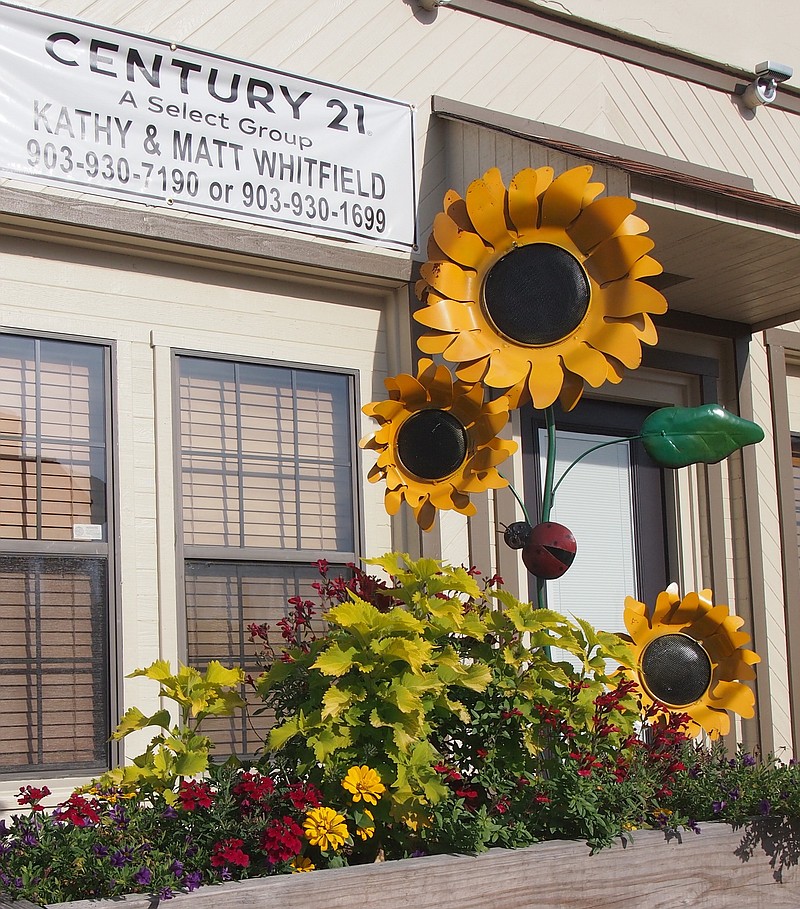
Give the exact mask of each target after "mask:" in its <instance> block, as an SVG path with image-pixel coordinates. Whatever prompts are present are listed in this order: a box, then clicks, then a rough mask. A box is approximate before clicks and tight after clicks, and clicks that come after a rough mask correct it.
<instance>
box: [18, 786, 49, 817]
mask: <svg viewBox="0 0 800 909" xmlns="http://www.w3.org/2000/svg"><path fill="white" fill-rule="evenodd" d="M48 795H50V790H49V789H48V788H47V786H42V788H41V789H36V788H35V787H34V786H20V787H19V795H18V796H17V801H18V802H19V804H20V805H30V806H31V811H44V808H42V806H41V805H40V804H39V802H41V800H42V799H44V798H47V796H48Z"/></svg>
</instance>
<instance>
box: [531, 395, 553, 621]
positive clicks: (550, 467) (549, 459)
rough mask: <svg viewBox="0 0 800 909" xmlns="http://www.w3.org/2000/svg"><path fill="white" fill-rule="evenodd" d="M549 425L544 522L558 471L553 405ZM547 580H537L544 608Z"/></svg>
mask: <svg viewBox="0 0 800 909" xmlns="http://www.w3.org/2000/svg"><path fill="white" fill-rule="evenodd" d="M544 418H545V423H546V425H547V461H546V465H545V470H544V491H543V492H542V524H544V523H545V522H546V521H549V520H550V509H551V508H552V507H553V496H554V495H555V489H554V488H553V480H554V479H555V472H556V416H555V411H554V410H553V408H552V407H546V408H545V410H544ZM545 585H546V581H545V580H544V579H543V578H538V579H537V581H536V605H537V606H538V607H539V609H544V608H545V606H546V605H547V604H546V596H545V593H546V586H545Z"/></svg>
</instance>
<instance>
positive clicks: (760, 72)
mask: <svg viewBox="0 0 800 909" xmlns="http://www.w3.org/2000/svg"><path fill="white" fill-rule="evenodd" d="M793 72H794V70H793V69H792V68H791V66H787V65H786V64H785V63H776V62H775V61H774V60H765V61H764V62H763V63H759V64H758V66H757V67H756V75H757V76H758V77H759V78H763V79H772V81H773V82H785V81H786V80H787V79H791V78H792V73H793Z"/></svg>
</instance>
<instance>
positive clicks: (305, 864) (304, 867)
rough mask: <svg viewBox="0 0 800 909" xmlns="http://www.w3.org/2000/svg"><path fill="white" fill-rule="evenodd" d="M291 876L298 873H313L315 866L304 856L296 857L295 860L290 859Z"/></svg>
mask: <svg viewBox="0 0 800 909" xmlns="http://www.w3.org/2000/svg"><path fill="white" fill-rule="evenodd" d="M291 868H292V874H294V873H295V872H300V871H314V869H315V868H316V865H315V864H314V863H313V862H312V861H311V859H308V858H306V857H305V856H302V855H298V856H297V857H296V858H293V859H292V864H291Z"/></svg>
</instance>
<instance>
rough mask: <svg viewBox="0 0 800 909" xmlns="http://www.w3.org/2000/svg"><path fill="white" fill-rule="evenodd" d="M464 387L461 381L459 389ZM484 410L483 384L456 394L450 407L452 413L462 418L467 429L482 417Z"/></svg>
mask: <svg viewBox="0 0 800 909" xmlns="http://www.w3.org/2000/svg"><path fill="white" fill-rule="evenodd" d="M463 387H464V386H462V385H461V383H460V382H459V383H458V389H461V388H463ZM482 411H483V387H482V386H481V385H474V386H472V387H471V388H470V389H469V391H467V392H465V393H464V394H456V396H455V397H454V399H453V406H452V408H451V409H450V413H452V414H453V416H454V417H456V419H458V420H460V421H461V423H462V424H463V425H464V426H466V427H467V429H469V427H470V426H472V424H473V423H474V422H475V420H477V419H478V417H480V415H481V412H482Z"/></svg>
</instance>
